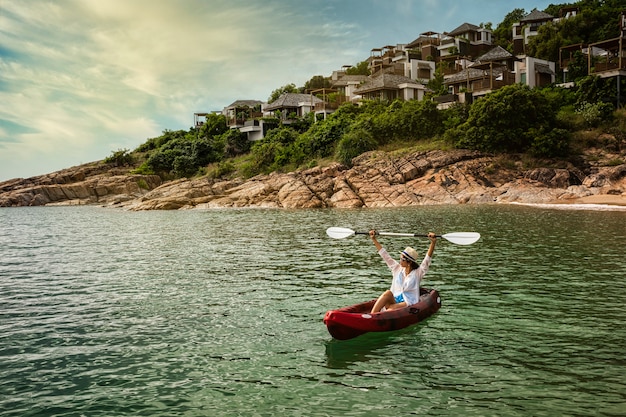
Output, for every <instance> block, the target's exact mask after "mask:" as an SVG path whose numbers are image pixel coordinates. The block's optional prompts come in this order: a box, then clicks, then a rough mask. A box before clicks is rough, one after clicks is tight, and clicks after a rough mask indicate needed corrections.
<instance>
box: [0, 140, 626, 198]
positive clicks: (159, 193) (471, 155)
mask: <svg viewBox="0 0 626 417" xmlns="http://www.w3.org/2000/svg"><path fill="white" fill-rule="evenodd" d="M589 160H593V161H595V162H594V163H590V162H581V163H580V164H576V166H574V165H573V164H568V165H567V166H566V167H564V168H524V164H523V163H522V162H520V161H516V160H515V159H514V158H513V157H511V156H509V157H508V158H504V157H502V156H492V155H485V154H481V153H479V152H475V151H467V150H452V151H429V152H413V153H409V154H405V155H401V156H397V155H394V154H389V153H385V152H381V151H373V152H369V153H366V154H363V155H361V156H359V157H358V158H355V160H354V161H353V166H352V167H347V166H345V165H341V164H338V163H333V164H330V165H328V166H323V167H315V168H311V169H307V170H300V171H296V172H291V173H272V174H269V175H259V176H256V177H254V178H251V179H248V180H242V179H238V178H236V179H228V180H224V179H210V178H208V177H202V178H194V179H179V180H174V181H167V182H163V181H162V180H161V179H160V178H159V177H158V176H156V175H134V174H128V169H127V168H126V169H123V168H113V167H111V166H108V165H106V164H103V163H102V162H94V163H90V164H85V165H80V166H77V167H73V168H69V169H65V170H62V171H58V172H55V173H51V174H48V175H42V176H38V177H33V178H28V179H14V180H10V181H5V182H2V183H0V207H17V206H45V205H87V204H88V205H99V206H104V207H120V208H124V209H127V210H178V209H211V208H225V207H264V208H265V207H267V208H324V207H336V208H359V207H400V206H417V205H434V204H486V203H489V204H493V203H531V204H572V203H576V204H614V205H623V206H626V164H622V165H617V166H610V165H605V166H602V165H601V163H599V162H598V158H591V159H589Z"/></svg>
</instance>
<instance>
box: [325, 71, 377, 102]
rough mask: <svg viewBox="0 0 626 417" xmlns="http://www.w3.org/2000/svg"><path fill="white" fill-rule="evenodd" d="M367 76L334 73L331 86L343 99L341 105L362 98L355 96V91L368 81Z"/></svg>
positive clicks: (340, 100)
mask: <svg viewBox="0 0 626 417" xmlns="http://www.w3.org/2000/svg"><path fill="white" fill-rule="evenodd" d="M367 79H368V77H367V75H345V71H343V72H342V71H334V72H333V75H332V76H331V80H330V86H331V88H333V89H335V90H336V91H337V95H338V96H339V97H341V98H340V99H339V102H340V103H339V104H341V103H344V102H356V101H358V100H359V99H360V98H361V96H360V95H358V94H355V92H354V90H356V89H357V88H359V86H360V85H361V84H363V83H364V82H365V81H367Z"/></svg>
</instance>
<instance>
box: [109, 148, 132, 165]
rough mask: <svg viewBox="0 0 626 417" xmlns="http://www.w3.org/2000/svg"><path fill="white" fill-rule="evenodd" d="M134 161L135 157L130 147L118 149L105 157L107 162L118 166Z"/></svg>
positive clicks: (130, 163)
mask: <svg viewBox="0 0 626 417" xmlns="http://www.w3.org/2000/svg"><path fill="white" fill-rule="evenodd" d="M134 162H135V159H134V158H133V156H132V155H131V153H130V151H129V150H128V149H118V150H117V151H114V152H113V153H112V154H111V156H109V157H107V158H105V159H104V163H105V164H113V165H115V166H117V167H121V166H126V165H132V164H133V163H134Z"/></svg>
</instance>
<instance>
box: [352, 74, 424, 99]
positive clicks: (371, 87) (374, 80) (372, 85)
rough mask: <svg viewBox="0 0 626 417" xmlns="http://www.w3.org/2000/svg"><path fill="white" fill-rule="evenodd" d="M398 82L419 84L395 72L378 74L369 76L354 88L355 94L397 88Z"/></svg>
mask: <svg viewBox="0 0 626 417" xmlns="http://www.w3.org/2000/svg"><path fill="white" fill-rule="evenodd" d="M400 84H419V83H418V82H417V81H415V80H414V79H412V78H409V77H404V76H402V75H395V74H385V73H383V74H380V75H377V76H375V77H371V78H370V79H369V80H368V81H366V82H365V83H364V84H363V85H361V86H360V87H359V88H357V89H355V90H354V93H355V94H360V93H366V92H368V91H375V90H381V89H391V88H399V87H398V86H399V85H400Z"/></svg>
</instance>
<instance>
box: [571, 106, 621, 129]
mask: <svg viewBox="0 0 626 417" xmlns="http://www.w3.org/2000/svg"><path fill="white" fill-rule="evenodd" d="M576 113H577V114H579V115H581V116H582V118H583V120H584V121H585V124H586V125H587V127H597V126H598V125H600V123H601V122H603V121H608V120H610V119H611V118H612V116H613V105H612V104H610V103H602V102H598V103H588V102H586V101H584V102H582V103H580V104H579V105H578V106H577V107H576Z"/></svg>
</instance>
